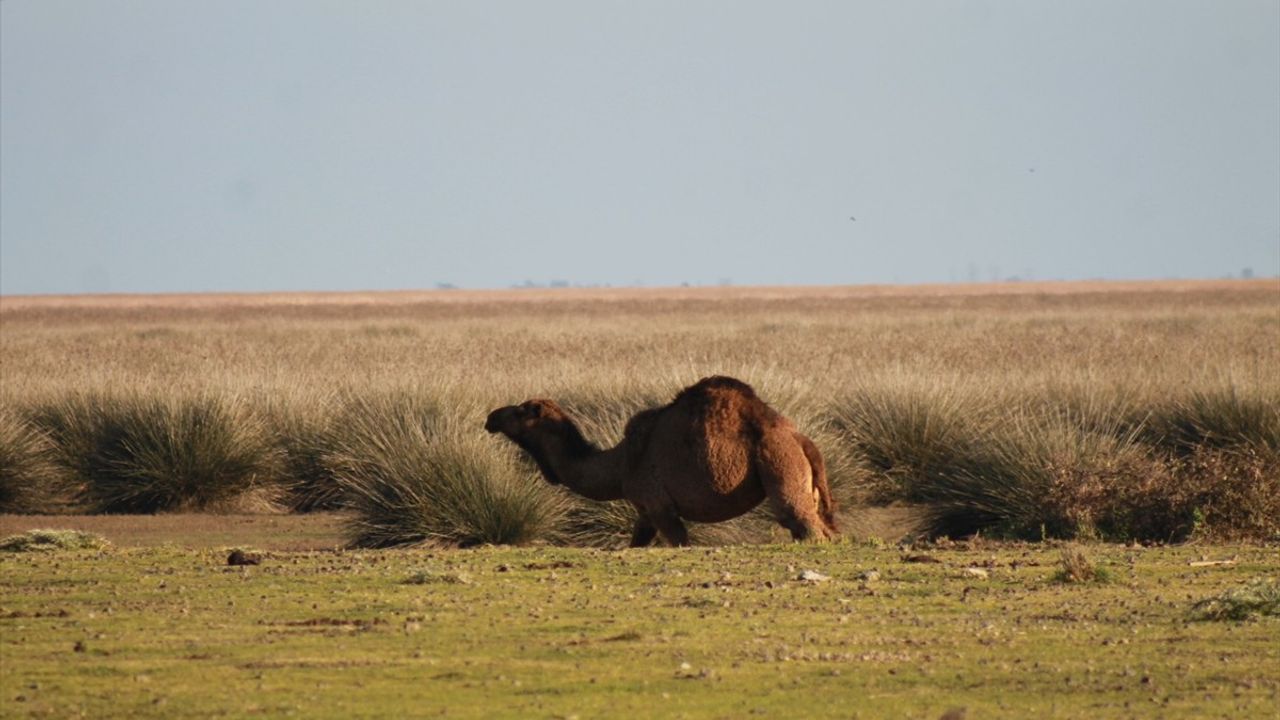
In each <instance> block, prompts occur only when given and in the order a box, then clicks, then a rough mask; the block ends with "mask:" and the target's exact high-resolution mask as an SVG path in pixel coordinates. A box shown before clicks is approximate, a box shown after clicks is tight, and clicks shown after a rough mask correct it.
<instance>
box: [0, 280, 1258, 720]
mask: <svg viewBox="0 0 1280 720" xmlns="http://www.w3.org/2000/svg"><path fill="white" fill-rule="evenodd" d="M0 366H2V367H3V368H4V373H3V377H2V378H0V408H3V409H6V410H8V411H10V412H15V413H22V412H27V411H28V410H30V409H32V408H39V407H42V406H44V405H47V404H49V403H52V402H56V401H58V400H59V399H61V398H64V397H67V396H69V395H76V394H85V393H100V394H105V395H106V396H107V397H112V398H121V397H134V396H157V397H167V396H172V395H183V394H201V393H203V394H212V395H216V396H218V397H233V398H235V399H237V401H238V402H243V403H244V404H245V405H246V406H247V407H248V408H250V409H251V411H252V412H257V413H262V414H264V415H271V416H277V415H281V414H283V415H287V416H290V417H294V418H302V419H306V420H317V419H319V420H323V419H324V418H325V417H326V416H327V414H328V413H330V412H331V411H332V410H333V408H335V407H337V406H338V405H340V404H341V402H343V401H344V399H349V398H351V397H362V396H370V395H379V394H381V395H408V396H414V397H429V398H431V400H432V402H434V403H436V404H437V406H439V407H444V408H445V412H446V413H447V414H448V415H449V416H450V417H453V418H455V419H456V421H457V423H458V425H459V426H460V427H463V428H467V427H474V428H475V431H476V433H477V434H480V433H481V430H480V420H481V419H482V418H483V413H484V412H485V411H487V410H488V409H489V408H492V407H494V406H496V405H499V404H507V403H511V402H516V401H519V400H523V399H525V398H527V397H531V396H545V397H555V398H561V399H564V400H565V402H567V403H569V404H570V405H571V406H574V407H576V408H580V409H582V411H583V412H585V413H594V414H592V416H591V418H592V425H591V427H590V428H589V431H590V433H591V434H592V435H593V437H594V438H595V439H598V440H601V441H607V440H608V439H609V438H610V437H615V438H616V434H617V432H618V431H619V430H620V425H621V422H622V420H624V419H625V415H626V412H625V411H627V410H630V409H634V408H636V407H642V406H644V405H645V404H652V403H654V402H661V401H663V400H665V399H668V398H670V396H671V395H672V394H673V393H674V392H675V391H676V390H678V389H679V388H680V387H682V386H684V385H687V384H689V383H691V382H693V381H694V380H696V379H698V378H699V377H702V376H705V375H710V374H716V373H724V374H730V375H735V376H738V377H741V378H743V379H744V380H747V381H748V382H751V383H752V384H753V385H755V386H756V387H757V389H758V390H759V391H760V393H761V395H762V396H763V397H765V399H766V400H768V401H770V402H771V403H774V404H775V405H777V406H778V407H779V408H780V409H782V410H783V411H784V412H787V413H788V414H789V415H792V416H793V417H794V418H796V419H797V422H798V423H799V424H800V425H801V426H802V428H806V429H809V430H811V431H812V432H815V433H816V434H818V435H819V436H821V437H822V438H823V440H822V441H821V442H820V443H819V444H820V446H822V447H823V451H824V453H827V454H829V455H831V456H832V457H833V458H837V457H841V455H842V453H844V454H847V455H849V458H851V459H849V460H848V462H849V463H850V464H849V467H850V468H855V466H856V468H857V469H856V471H855V470H853V469H850V470H848V471H847V472H845V473H844V474H843V475H842V477H841V479H840V482H841V483H842V486H843V488H844V494H843V496H842V497H843V498H844V499H845V501H846V502H845V515H844V520H845V525H846V527H848V528H849V529H850V532H849V533H848V534H847V537H846V539H845V540H843V541H841V542H839V543H834V544H829V545H820V546H819V545H793V544H790V543H787V542H783V541H782V540H783V539H782V537H781V535H779V534H777V533H776V532H774V533H773V534H768V535H765V536H763V537H757V538H754V539H753V542H752V544H731V545H726V546H716V547H708V546H700V547H694V548H691V549H672V548H661V547H655V548H648V549H640V550H609V549H599V548H587V547H564V546H558V545H555V544H548V543H546V542H542V541H535V542H533V543H531V544H529V545H526V546H524V547H496V546H480V547H476V548H471V549H466V550H459V549H439V548H434V549H428V548H408V549H405V548H399V549H385V550H356V549H346V548H344V547H341V545H342V544H343V534H342V533H341V532H339V531H336V530H335V527H336V525H335V524H336V523H338V524H340V522H341V516H335V515H332V514H323V515H290V516H277V515H260V516H257V518H256V519H255V518H248V519H245V518H241V517H240V516H226V515H210V514H202V515H195V516H184V515H163V514H162V515H155V516H144V517H138V518H131V517H130V516H127V515H126V516H97V517H89V518H75V519H73V518H71V517H66V518H65V520H63V523H64V524H63V525H61V526H60V525H59V524H58V523H59V521H60V519H61V518H60V516H41V517H31V516H6V517H3V518H0V529H4V531H5V532H6V533H8V532H11V531H12V532H17V531H20V530H25V529H27V528H30V527H34V526H36V525H48V526H53V527H70V526H75V527H81V528H84V529H89V530H92V531H94V532H98V533H100V534H102V535H105V536H106V537H107V538H108V539H110V540H112V541H114V545H111V546H109V547H106V548H103V549H92V550H53V551H47V552H23V553H0V590H2V592H0V666H2V667H3V670H2V671H0V714H3V715H4V716H5V717H41V716H45V717H67V716H86V717H216V716H231V717H239V716H245V715H250V714H263V715H267V716H286V715H295V716H299V717H385V716H388V715H409V716H443V717H477V718H478V717H547V718H556V717H560V718H565V717H580V718H589V717H616V716H621V715H633V716H638V717H691V718H695V717H696V718H702V717H725V718H738V717H752V716H759V717H782V716H801V717H831V718H848V717H866V718H872V717H895V718H896V717H915V718H938V717H941V716H942V715H943V714H944V713H947V712H949V711H951V710H956V711H957V712H960V711H963V713H964V716H966V717H969V718H979V717H1027V716H1039V717H1063V718H1066V717H1081V716H1089V717H1267V716H1274V714H1275V708H1276V707H1277V702H1280V669H1278V668H1280V649H1277V648H1278V647H1280V646H1278V645H1277V643H1276V642H1275V640H1276V637H1277V635H1278V633H1280V626H1278V625H1277V619H1276V617H1275V615H1274V614H1271V615H1268V614H1266V613H1254V614H1253V615H1252V616H1250V615H1249V613H1244V614H1243V615H1241V616H1240V617H1239V618H1234V619H1233V618H1230V617H1229V618H1226V619H1210V618H1209V617H1208V616H1207V615H1206V614H1205V612H1204V611H1203V609H1204V608H1205V607H1206V605H1204V604H1202V603H1201V601H1204V600H1207V599H1212V598H1219V599H1220V600H1221V599H1223V598H1228V599H1229V598H1234V597H1236V593H1239V592H1241V591H1243V590H1247V589H1249V588H1255V589H1256V588H1264V590H1265V588H1267V587H1271V588H1274V583H1275V582H1276V580H1277V578H1278V577H1280V553H1278V552H1277V546H1276V545H1275V544H1274V538H1268V537H1266V536H1265V535H1264V536H1263V537H1256V536H1254V537H1251V538H1249V539H1248V540H1247V541H1240V540H1233V539H1226V538H1225V537H1224V536H1213V535H1211V534H1203V535H1200V534H1192V535H1191V536H1190V537H1189V538H1187V539H1186V540H1187V541H1186V542H1181V543H1179V544H1174V545H1166V544H1162V543H1159V542H1145V543H1144V544H1136V543H1131V542H1127V543H1100V542H1086V543H1085V544H1084V545H1083V548H1084V549H1083V552H1084V553H1085V554H1086V555H1087V556H1088V557H1089V558H1091V559H1092V562H1093V563H1094V564H1096V566H1097V567H1098V568H1100V569H1101V570H1102V571H1103V572H1102V573H1101V575H1100V576H1098V577H1096V578H1093V579H1087V580H1084V581H1078V582H1070V581H1066V580H1063V579H1061V578H1060V577H1059V572H1060V570H1061V569H1062V566H1063V560H1062V554H1063V550H1064V546H1063V545H1062V544H1061V543H1059V542H1057V541H1048V542H1038V543H1022V542H998V541H993V540H989V539H984V538H981V537H980V538H978V539H975V540H969V541H962V542H950V541H939V542H925V541H922V540H916V541H915V542H914V544H913V545H905V544H904V545H903V546H901V547H899V546H898V544H897V543H898V541H899V540H900V537H899V535H898V533H897V532H896V531H893V530H892V529H891V528H888V527H885V526H879V525H876V524H875V523H869V522H864V521H863V520H864V516H870V515H873V514H874V513H872V512H871V511H865V510H864V509H863V507H862V506H860V505H859V504H857V503H856V502H853V501H856V500H857V499H859V498H861V497H862V496H863V495H864V494H863V493H862V492H860V488H859V487H858V485H859V483H861V482H863V481H867V482H875V481H876V477H877V476H876V475H875V473H874V468H872V469H867V468H866V467H864V466H862V465H859V464H858V459H859V457H860V456H859V453H860V452H861V446H854V447H852V448H848V447H846V448H843V449H842V448H841V447H839V446H837V443H838V441H839V439H840V437H841V436H840V435H839V433H838V432H836V431H835V430H834V429H833V426H832V425H831V423H832V421H831V418H832V417H837V416H838V413H835V412H834V410H839V409H841V408H843V407H846V406H847V404H848V403H850V402H852V401H853V400H852V399H857V398H859V397H866V396H867V394H869V393H876V392H890V393H891V394H893V393H897V394H898V395H910V396H919V397H924V398H926V399H927V400H931V401H933V400H937V401H945V402H948V403H952V404H954V405H955V406H957V407H961V408H970V407H973V408H978V409H979V410H981V411H982V413H983V416H982V418H979V417H978V416H975V418H974V423H975V424H977V423H979V421H981V422H984V423H989V422H990V418H992V417H995V418H1001V417H1013V416H1016V415H1018V414H1019V413H1021V412H1024V411H1028V409H1033V410H1036V412H1039V408H1043V407H1054V408H1057V407H1068V408H1071V409H1072V412H1073V413H1074V414H1073V415H1072V417H1077V416H1080V417H1086V418H1087V419H1090V420H1091V422H1092V420H1093V419H1096V418H1097V417H1100V416H1104V415H1105V416H1107V417H1111V415H1108V414H1109V413H1110V414H1113V415H1114V416H1115V417H1121V416H1123V417H1125V418H1129V417H1132V416H1134V414H1135V411H1136V414H1137V415H1138V416H1139V417H1146V416H1147V415H1149V414H1151V413H1152V412H1154V411H1155V410H1157V409H1159V408H1161V407H1164V406H1165V405H1166V404H1167V403H1168V402H1169V400H1170V398H1173V399H1175V400H1176V399H1178V398H1183V397H1210V396H1212V397H1221V396H1224V394H1225V395H1226V396H1229V397H1231V398H1244V399H1247V400H1249V401H1250V402H1253V403H1254V405H1249V406H1248V407H1255V406H1258V407H1262V408H1263V415H1262V416H1263V417H1269V416H1267V415H1266V409H1267V408H1274V407H1276V402H1275V401H1276V399H1277V398H1280V372H1278V369H1280V282H1277V281H1275V280H1259V281H1252V282H1243V281H1232V282H1225V281H1224V282H1170V283H1035V284H1031V283H1019V284H1001V285H991V286H959V287H944V286H939V287H926V288H894V287H880V288H764V289H753V288H713V289H700V288H688V289H683V288H682V289H668V290H664V289H653V290H605V289H599V290H559V291H552V290H546V291H525V290H521V291H509V292H467V291H448V292H444V291H442V292H424V293H369V294H312V295H263V296H147V297H98V298H83V297H65V298H25V297H4V298H0ZM896 396H897V395H895V397H896ZM960 417H961V418H962V419H963V417H964V416H963V415H961V416H960ZM1037 417H1038V415H1037ZM1249 417H1253V416H1249ZM317 421H318V420H317ZM823 432H826V434H825V435H823V434H822V433H823ZM1264 439H1265V438H1264ZM489 440H493V439H491V438H482V439H480V440H477V441H476V442H477V443H484V442H488V441H489ZM1135 442H1136V441H1135ZM477 447H488V446H485V445H480V444H478V445H477ZM485 452H490V451H489V450H485ZM492 452H493V453H504V452H508V450H507V449H505V448H503V447H502V446H501V445H499V444H498V443H497V441H496V440H493V450H492ZM1264 467H1270V466H1264ZM1263 480H1264V481H1265V482H1273V481H1274V478H1271V477H1270V476H1266V477H1264V478H1263ZM529 481H530V482H535V481H534V480H532V479H529ZM1266 487H1269V486H1266ZM1267 492H1269V491H1267V490H1266V489H1265V487H1264V490H1263V500H1264V501H1265V500H1268V499H1272V500H1273V499H1274V498H1273V497H1272V496H1268V495H1266V493H1267ZM1220 511H1221V509H1217V510H1215V508H1214V507H1212V506H1205V512H1207V513H1208V518H1209V519H1210V520H1212V519H1213V517H1214V515H1213V513H1214V512H1220ZM1228 529H1230V528H1228ZM1228 535H1229V533H1228ZM233 546H238V547H244V548H247V549H250V550H259V551H261V554H262V563H261V564H260V565H257V566H249V567H228V566H227V564H226V562H227V556H228V553H229V552H230V550H231V549H232V547H233ZM805 571H811V572H812V573H816V574H817V575H812V574H811V575H808V577H809V578H811V579H808V580H806V579H803V578H804V577H806V576H805V574H804V573H805ZM1268 583H1270V585H1268ZM955 716H957V715H956V714H953V715H952V717H955Z"/></svg>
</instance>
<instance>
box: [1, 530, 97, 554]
mask: <svg viewBox="0 0 1280 720" xmlns="http://www.w3.org/2000/svg"><path fill="white" fill-rule="evenodd" d="M110 545H111V543H109V542H107V540H106V538H103V537H102V536H101V535H95V534H93V533H87V532H80V531H79V530H28V531H27V532H24V533H20V534H18V535H10V536H9V537H6V538H4V539H0V552H51V551H54V550H102V549H104V548H106V547H109V546H110Z"/></svg>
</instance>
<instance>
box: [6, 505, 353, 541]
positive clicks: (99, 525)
mask: <svg viewBox="0 0 1280 720" xmlns="http://www.w3.org/2000/svg"><path fill="white" fill-rule="evenodd" d="M47 527H57V528H60V529H67V530H79V531H81V532H90V533H94V534H97V535H101V536H102V537H105V538H106V539H108V540H110V541H111V542H112V543H114V544H115V545H117V546H124V547H155V546H158V545H168V544H172V545H177V546H178V547H186V548H207V547H211V546H212V547H217V546H229V547H236V546H240V547H253V548H260V549H263V550H326V549H330V548H334V547H338V546H340V545H343V544H345V542H346V537H345V535H344V534H343V515H342V514H340V513H310V514H307V515H201V514H186V513H181V514H177V513H175V514H172V515H0V537H3V536H8V535H16V534H18V533H23V532H27V531H29V530H35V529H38V528H47Z"/></svg>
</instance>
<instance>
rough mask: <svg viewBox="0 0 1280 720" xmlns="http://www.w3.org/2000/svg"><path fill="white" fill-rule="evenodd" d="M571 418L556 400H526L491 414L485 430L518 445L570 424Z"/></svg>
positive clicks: (485, 424)
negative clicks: (500, 434) (509, 439)
mask: <svg viewBox="0 0 1280 720" xmlns="http://www.w3.org/2000/svg"><path fill="white" fill-rule="evenodd" d="M569 422H570V421H569V416H568V415H566V414H565V412H564V410H562V409H560V406H559V405H557V404H556V403H555V401H554V400H526V401H525V402H522V403H520V404H519V405H508V406H506V407H500V408H498V409H497V410H494V411H493V412H491V413H489V419H488V420H485V421H484V429H485V430H488V431H489V432H491V433H502V434H503V435H506V436H507V437H509V438H511V439H512V440H514V441H515V442H516V443H518V444H523V443H522V442H521V441H522V440H528V439H529V438H531V437H532V436H534V435H537V434H540V433H545V432H548V431H553V432H554V431H555V430H556V429H558V428H559V427H561V426H563V425H565V424H568V423H569Z"/></svg>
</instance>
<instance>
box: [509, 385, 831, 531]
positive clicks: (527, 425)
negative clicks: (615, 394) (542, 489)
mask: <svg viewBox="0 0 1280 720" xmlns="http://www.w3.org/2000/svg"><path fill="white" fill-rule="evenodd" d="M485 429H486V430H488V431H489V432H491V433H502V434H503V435H505V436H507V437H508V438H510V439H511V441H512V442H514V443H516V444H517V445H519V446H520V447H521V448H523V449H524V450H525V451H526V452H528V453H529V454H530V455H531V456H533V459H534V461H535V462H536V463H537V464H538V468H539V469H540V470H541V471H542V474H543V476H544V477H546V479H547V481H548V482H550V483H552V484H556V485H560V484H563V485H564V486H565V487H567V488H568V489H570V490H572V491H574V492H576V493H578V494H579V495H582V496H584V497H587V498H590V499H592V500H623V499H625V500H627V501H629V502H630V503H631V504H632V505H634V506H635V507H636V510H637V511H639V514H640V518H639V520H638V521H637V523H636V527H635V533H634V535H632V538H631V545H632V547H641V546H644V545H648V544H649V543H650V542H651V541H652V540H653V538H654V535H655V534H656V533H662V536H663V537H664V538H666V539H667V541H668V542H670V543H671V544H672V545H688V544H689V535H688V532H687V531H686V530H685V527H684V522H683V521H684V520H692V521H695V522H707V523H710V522H721V521H724V520H730V519H732V518H735V517H738V516H739V515H742V514H744V513H746V512H748V511H750V510H751V509H752V508H754V507H756V506H757V505H759V504H760V503H761V501H763V500H766V499H767V500H768V501H769V504H770V506H771V507H772V508H773V511H774V513H775V515H776V516H777V518H778V522H779V523H781V524H782V525H783V527H786V528H787V529H788V530H790V531H791V535H792V537H794V538H795V539H797V540H804V539H814V540H824V539H827V538H831V537H834V536H835V535H836V534H837V532H838V530H837V529H836V523H835V500H834V499H833V498H832V497H831V492H830V490H829V488H828V487H827V471H826V466H825V464H824V463H823V461H822V454H821V453H819V452H818V448H817V446H815V445H814V444H813V442H812V441H811V440H809V438H807V437H805V436H804V435H802V434H800V432H799V431H798V430H796V428H795V426H794V425H793V424H792V423H791V421H789V420H787V419H786V418H785V417H783V416H782V415H780V414H778V413H777V412H776V411H774V409H773V408H771V407H769V406H768V405H767V404H765V402H764V401H763V400H761V399H760V398H759V397H758V396H757V395H756V393H755V391H754V390H752V389H751V386H749V385H747V384H746V383H744V382H741V381H739V380H735V379H733V378H728V377H721V376H716V377H709V378H705V379H703V380H701V381H699V382H698V383H696V384H694V385H692V386H690V387H687V388H685V389H684V390H682V391H681V392H680V394H678V395H677V396H676V398H675V400H673V401H672V402H671V403H670V404H669V405H664V406H662V407H658V408H651V409H649V410H644V411H642V412H639V413H637V414H636V415H635V416H634V417H632V418H631V420H630V421H628V422H627V428H626V431H625V433H624V436H623V439H622V442H620V443H618V445H617V446H616V447H613V448H610V449H608V450H601V449H600V448H597V447H596V446H594V445H592V444H591V443H590V442H588V441H587V440H586V438H584V437H583V436H582V433H581V432H579V430H578V428H577V426H576V425H575V424H574V422H573V420H572V419H571V418H570V417H569V416H568V415H567V414H566V413H565V411H564V410H563V409H561V408H560V406H559V405H557V404H556V403H555V402H554V401H552V400H529V401H527V402H524V403H521V404H520V405H510V406H507V407H503V408H498V409H497V410H494V411H493V412H492V413H490V414H489V418H488V420H487V421H486V422H485Z"/></svg>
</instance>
